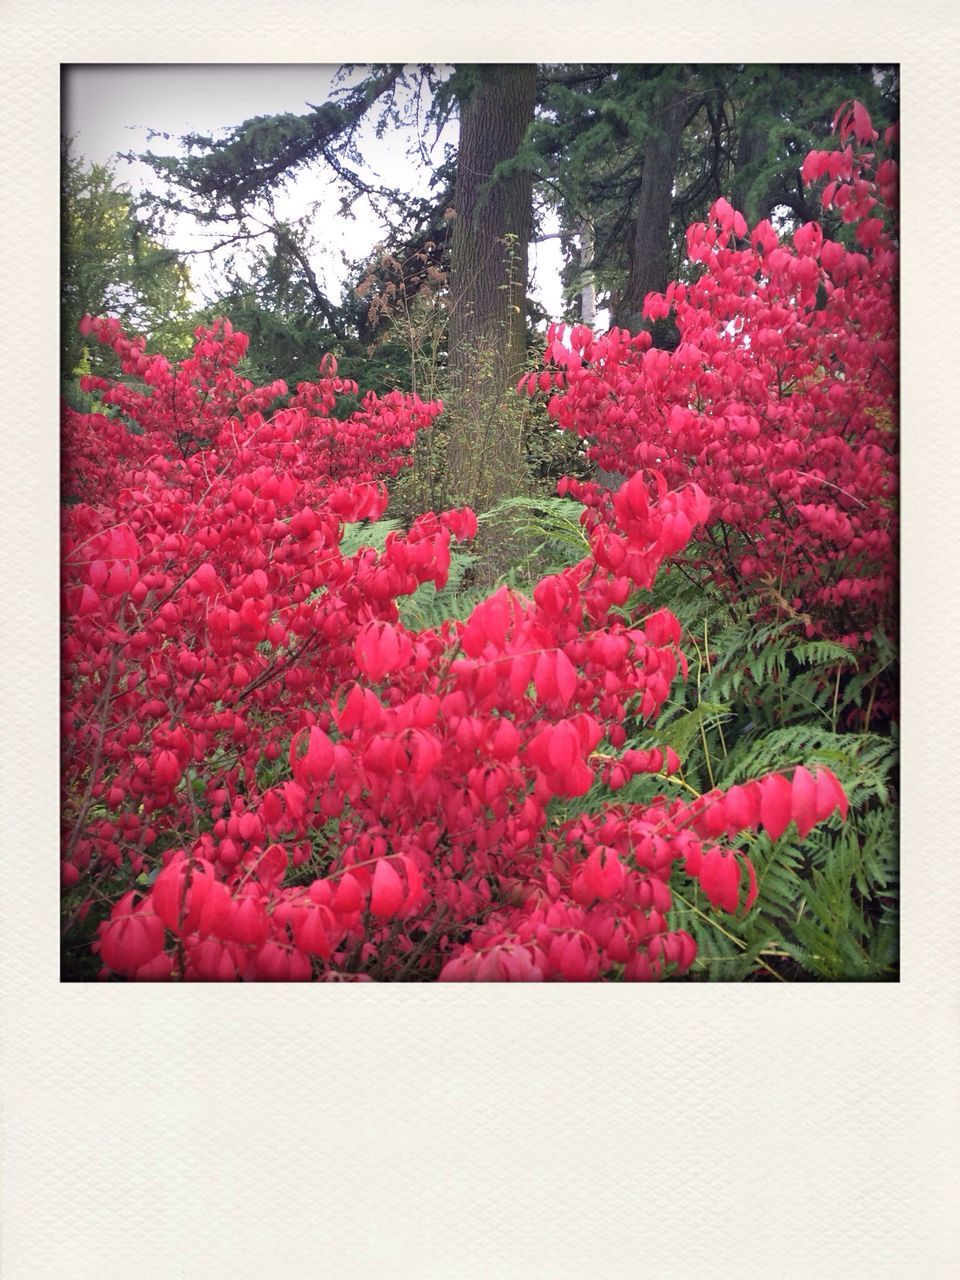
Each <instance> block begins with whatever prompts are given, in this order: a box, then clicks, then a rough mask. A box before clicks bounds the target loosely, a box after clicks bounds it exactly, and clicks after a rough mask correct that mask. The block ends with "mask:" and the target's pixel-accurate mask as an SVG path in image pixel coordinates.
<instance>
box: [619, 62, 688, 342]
mask: <svg viewBox="0 0 960 1280" xmlns="http://www.w3.org/2000/svg"><path fill="white" fill-rule="evenodd" d="M688 106H689V100H688V94H687V92H686V90H685V89H684V88H683V87H682V86H677V85H671V86H669V87H667V88H666V89H665V94H664V97H663V99H662V101H661V103H660V105H659V107H658V109H657V110H656V111H655V112H654V113H653V115H652V118H651V122H650V124H651V127H650V136H649V139H648V141H647V144H646V147H645V149H644V155H643V176H642V178H641V182H640V192H639V195H638V197H637V202H636V206H635V209H634V212H633V235H632V238H631V241H630V253H629V275H628V278H627V285H626V288H625V289H624V291H623V293H622V294H621V296H620V298H619V300H618V302H617V306H616V309H615V314H614V322H615V323H616V324H618V325H622V326H623V327H625V328H629V329H632V330H634V331H636V330H637V329H638V328H639V327H640V323H641V314H642V312H643V300H644V298H645V297H646V296H647V294H648V293H660V292H662V291H663V289H664V288H665V287H666V284H667V272H668V270H669V263H670V212H671V208H672V205H673V186H674V182H675V180H676V176H677V161H678V159H679V155H680V140H681V138H682V136H683V130H684V126H685V124H686V118H687V112H688Z"/></svg>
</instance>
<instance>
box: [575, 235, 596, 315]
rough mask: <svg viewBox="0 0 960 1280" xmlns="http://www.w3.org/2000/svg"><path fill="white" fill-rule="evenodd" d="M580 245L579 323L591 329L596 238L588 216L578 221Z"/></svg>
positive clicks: (594, 308) (594, 304) (594, 298)
mask: <svg viewBox="0 0 960 1280" xmlns="http://www.w3.org/2000/svg"><path fill="white" fill-rule="evenodd" d="M578 240H579V243H580V278H581V285H580V321H581V323H582V324H585V325H586V326H587V327H588V328H590V329H592V328H593V327H594V325H595V324H596V323H597V286H596V283H595V281H594V275H593V262H594V252H595V249H596V237H595V235H594V229H593V221H592V219H591V218H590V216H589V215H588V214H584V215H583V216H582V218H581V219H580V230H579V232H578Z"/></svg>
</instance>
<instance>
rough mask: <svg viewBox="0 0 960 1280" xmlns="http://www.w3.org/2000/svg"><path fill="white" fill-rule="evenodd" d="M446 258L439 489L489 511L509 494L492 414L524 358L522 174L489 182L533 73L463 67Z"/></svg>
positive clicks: (509, 434) (500, 422) (505, 454)
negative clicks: (445, 382) (445, 386)
mask: <svg viewBox="0 0 960 1280" xmlns="http://www.w3.org/2000/svg"><path fill="white" fill-rule="evenodd" d="M463 74H464V86H463V89H462V90H461V98H460V147H459V157H458V164H457V181H456V188H455V191H454V209H455V211H456V220H455V222H454V224H453V236H452V243H451V255H450V307H451V310H450V324H449V355H448V371H449V385H450V397H449V400H450V403H449V405H448V413H447V414H445V417H447V418H448V424H447V430H448V439H447V475H446V491H447V495H448V498H449V500H452V501H458V502H470V503H473V504H474V505H478V506H481V507H482V506H484V505H489V503H490V501H491V500H495V499H496V498H497V497H499V496H502V495H503V494H504V493H509V492H515V491H516V484H517V475H518V467H519V465H520V456H521V455H520V448H519V432H518V431H516V430H512V429H511V428H510V426H509V424H508V422H507V420H506V419H505V416H504V415H503V414H502V413H499V412H498V408H499V406H500V405H501V402H502V401H503V398H504V392H505V391H506V389H507V388H508V386H510V384H511V383H512V382H513V380H514V379H515V378H516V377H517V376H518V375H519V373H520V371H521V369H522V368H523V365H524V362H525V359H526V322H525V305H526V294H527V247H528V243H529V240H530V233H531V227H532V220H533V215H532V191H533V177H532V174H531V172H530V171H529V170H526V171H519V172H515V173H511V174H509V175H506V176H501V177H496V178H495V177H494V176H493V175H494V171H495V170H496V168H497V166H498V165H500V164H502V163H504V162H505V161H508V160H511V159H513V158H514V157H515V156H516V154H517V151H518V150H519V148H520V145H521V143H522V142H523V139H524V136H525V134H526V131H527V126H528V125H529V124H530V122H531V120H532V119H533V109H534V101H535V93H536V67H535V66H534V65H532V64H530V65H497V66H476V67H469V68H463Z"/></svg>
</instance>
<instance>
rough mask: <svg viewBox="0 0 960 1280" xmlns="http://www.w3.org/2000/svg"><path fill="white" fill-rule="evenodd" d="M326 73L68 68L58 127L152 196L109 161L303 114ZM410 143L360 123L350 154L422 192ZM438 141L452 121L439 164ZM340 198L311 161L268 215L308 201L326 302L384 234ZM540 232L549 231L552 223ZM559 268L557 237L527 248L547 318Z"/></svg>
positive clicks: (212, 265) (366, 210)
mask: <svg viewBox="0 0 960 1280" xmlns="http://www.w3.org/2000/svg"><path fill="white" fill-rule="evenodd" d="M336 69H337V68H336V67H335V66H321V65H315V64H306V63H300V64H288V65H283V64H275V63H273V64H251V65H246V64H245V65H222V64H217V65H198V64H184V65H169V64H157V65H150V64H134V65H111V64H95V65H87V66H74V67H70V68H69V69H67V70H66V71H65V74H64V79H63V129H64V132H65V133H67V134H69V135H71V136H73V137H75V138H76V145H75V153H76V154H78V155H81V156H85V157H86V159H87V160H89V161H91V162H94V163H97V164H105V163H107V162H110V161H113V162H115V163H114V168H115V171H116V174H117V178H118V180H120V181H122V182H124V183H126V184H127V185H128V186H130V187H131V188H132V190H133V191H134V192H135V193H139V192H140V191H142V190H154V191H159V190H161V189H162V184H159V183H158V180H157V179H156V177H155V176H154V175H153V173H152V172H151V170H150V169H148V168H147V167H146V166H145V165H141V164H136V163H130V162H127V161H123V160H116V155H117V153H118V152H124V151H134V152H144V151H148V150H150V151H153V152H154V153H155V154H157V155H170V154H175V153H176V151H177V147H176V145H175V144H176V139H177V137H178V136H179V135H181V134H184V133H190V132H200V133H206V134H216V133H218V132H219V131H221V130H224V129H227V128H229V127H230V126H232V125H236V124H239V123H240V121H241V120H247V119H249V118H251V117H252V116H258V115H274V114H277V113H280V112H293V113H295V114H303V113H305V112H306V111H307V110H308V109H309V108H308V107H307V105H306V104H307V103H308V102H310V103H314V104H319V103H321V102H323V101H325V100H326V98H327V96H328V92H329V90H330V87H331V84H332V81H333V76H334V73H335V71H336ZM151 129H153V130H160V131H162V132H164V133H168V134H170V135H171V137H170V141H169V142H168V141H167V140H165V139H163V138H156V139H154V140H153V141H152V142H151V141H148V137H147V135H148V131H149V130H151ZM413 137H414V134H413V131H409V132H399V131H395V130H389V131H388V132H387V133H385V134H384V137H383V138H382V139H377V137H376V136H375V133H374V130H373V128H372V127H369V126H366V127H365V128H364V129H363V130H362V131H361V133H360V151H361V154H362V155H363V157H364V160H365V161H366V162H367V169H366V170H364V171H363V176H364V177H368V178H369V177H373V178H374V179H379V180H380V181H381V182H382V183H383V185H384V186H387V187H396V188H400V189H404V188H405V189H406V190H407V191H410V192H418V193H421V194H427V192H428V180H429V171H428V170H426V169H425V168H424V167H423V166H422V165H420V164H419V163H418V162H417V160H416V159H415V158H412V157H410V156H409V155H407V147H408V146H409V145H410V143H411V141H412V140H413ZM444 141H449V142H455V141H456V125H455V124H454V125H451V126H448V128H447V130H446V131H445V132H444V135H443V137H442V138H441V140H440V142H439V143H438V144H437V145H436V148H435V150H434V152H433V156H434V158H435V159H436V160H437V162H439V161H440V160H442V158H443V142H444ZM340 193H341V188H339V187H338V186H337V184H336V183H335V182H334V180H333V177H332V175H331V174H330V172H329V171H328V170H326V169H325V168H324V167H323V166H322V165H321V164H318V165H315V166H313V167H312V168H311V169H310V170H308V171H305V172H304V173H302V174H301V175H300V176H298V177H297V178H296V179H294V180H293V181H291V183H290V184H289V186H288V188H287V190H286V192H284V193H283V194H281V195H279V196H278V197H277V199H276V209H277V213H278V214H279V215H280V216H283V217H288V218H291V219H292V218H295V217H299V216H302V215H303V214H304V213H306V212H307V210H308V208H309V207H310V205H311V204H312V203H314V202H318V205H319V207H318V210H317V215H316V218H315V223H314V235H315V239H316V245H315V247H314V249H313V251H312V256H311V265H312V266H313V267H314V270H315V271H316V274H317V278H318V280H319V282H320V284H321V287H323V288H324V289H325V290H326V292H327V294H328V296H330V297H331V298H332V299H333V300H334V301H337V300H339V298H340V297H341V294H342V291H343V288H344V286H345V285H346V283H347V272H346V270H345V267H344V263H343V255H344V254H346V256H347V257H348V258H350V259H353V260H356V259H358V258H362V257H364V256H365V255H367V254H368V253H369V252H370V251H371V249H372V248H373V246H374V245H375V244H376V243H377V241H378V240H380V239H381V237H382V236H383V235H384V233H385V230H386V228H385V225H384V224H383V223H382V222H381V221H379V219H378V218H377V217H376V215H375V213H374V212H373V210H372V209H371V208H370V205H369V201H367V200H366V199H365V198H363V197H359V198H357V199H356V201H355V202H354V203H353V205H352V207H351V213H352V215H353V217H352V218H347V217H344V216H343V215H342V214H341V212H340ZM169 230H170V236H169V239H170V243H171V244H172V246H173V247H175V248H177V249H180V250H189V249H196V248H198V247H201V246H203V245H204V244H208V243H209V237H210V235H211V230H210V229H209V228H208V229H203V228H198V227H197V226H196V224H195V223H193V221H192V219H187V218H179V219H177V220H176V221H173V222H171V223H170V225H169ZM548 230H556V226H555V225H554V226H552V227H549V228H548ZM222 232H223V229H222V228H220V234H221V235H222ZM189 261H190V270H191V275H192V278H193V281H194V285H195V288H196V289H198V290H199V292H200V293H202V294H205V295H208V296H212V295H215V293H216V292H217V281H216V275H217V259H216V258H209V257H207V256H206V255H199V256H196V257H192V258H191V259H190V260H189ZM560 268H561V256H560V247H559V243H558V241H557V240H547V241H545V242H544V243H542V244H540V245H537V246H533V247H532V250H531V270H532V277H533V294H534V296H535V297H536V298H537V299H538V301H540V302H541V304H542V305H543V306H544V307H545V308H546V309H547V311H548V312H549V313H550V315H551V316H552V317H554V318H558V317H559V315H560V311H561V308H562V298H561V289H560V280H559V273H560Z"/></svg>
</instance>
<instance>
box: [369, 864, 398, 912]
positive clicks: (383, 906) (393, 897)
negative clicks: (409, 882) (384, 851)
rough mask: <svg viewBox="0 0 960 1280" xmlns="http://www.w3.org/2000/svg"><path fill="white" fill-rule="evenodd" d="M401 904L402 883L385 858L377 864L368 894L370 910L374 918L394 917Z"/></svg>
mask: <svg viewBox="0 0 960 1280" xmlns="http://www.w3.org/2000/svg"><path fill="white" fill-rule="evenodd" d="M402 903H403V881H402V880H401V879H400V877H399V876H398V875H397V873H396V871H394V869H393V867H392V866H391V865H390V863H389V862H388V861H387V860H386V859H385V858H380V859H379V860H378V862H377V869H376V871H374V873H373V888H372V890H371V893H370V910H371V911H372V912H373V914H374V915H375V916H394V915H396V914H397V912H398V911H399V910H400V907H401V904H402Z"/></svg>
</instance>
